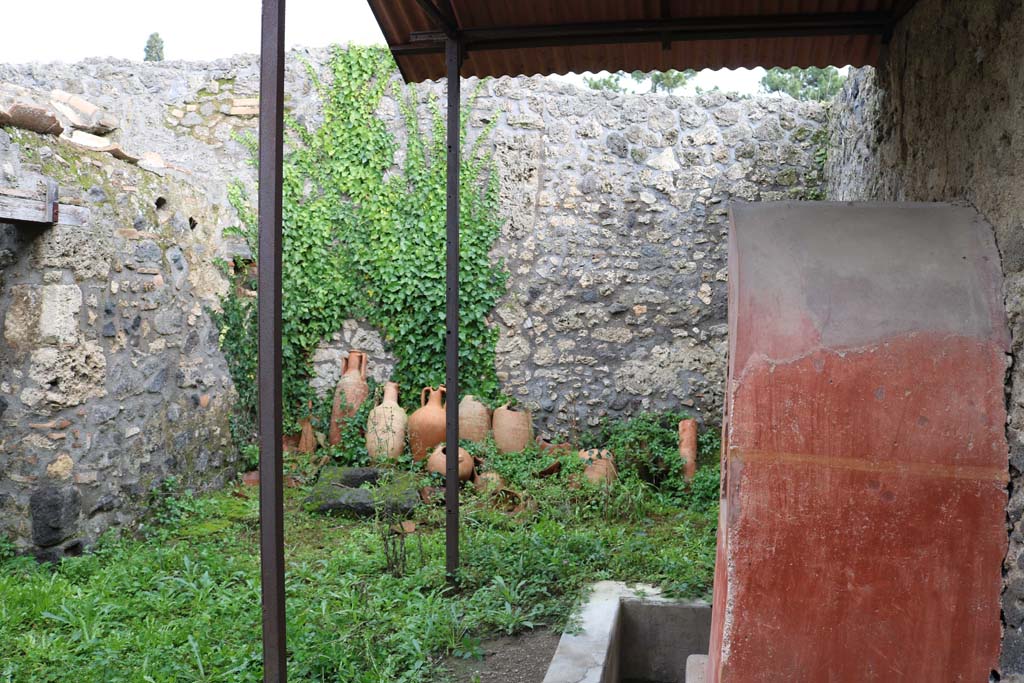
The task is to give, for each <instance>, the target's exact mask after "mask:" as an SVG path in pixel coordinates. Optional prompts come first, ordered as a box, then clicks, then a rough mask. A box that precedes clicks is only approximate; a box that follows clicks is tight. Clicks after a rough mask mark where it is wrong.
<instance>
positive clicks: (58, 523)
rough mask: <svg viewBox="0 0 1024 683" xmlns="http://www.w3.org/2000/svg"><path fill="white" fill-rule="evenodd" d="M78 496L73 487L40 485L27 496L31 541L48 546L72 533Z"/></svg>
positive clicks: (76, 512)
mask: <svg viewBox="0 0 1024 683" xmlns="http://www.w3.org/2000/svg"><path fill="white" fill-rule="evenodd" d="M81 505H82V498H81V495H80V494H79V493H78V489H76V488H75V487H73V486H63V487H57V486H44V487H43V488H40V489H38V490H36V491H35V492H34V493H33V494H32V495H31V497H30V498H29V514H30V516H31V519H32V542H33V543H35V544H36V545H37V546H39V547H41V548H49V547H51V546H55V545H57V544H59V543H60V542H61V541H65V540H67V539H68V538H70V537H71V536H72V535H74V533H75V531H76V527H77V522H78V515H79V513H80V512H81Z"/></svg>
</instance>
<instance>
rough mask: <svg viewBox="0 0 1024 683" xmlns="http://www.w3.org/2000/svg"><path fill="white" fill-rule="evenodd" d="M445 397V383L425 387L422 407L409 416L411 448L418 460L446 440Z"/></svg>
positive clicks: (421, 397)
mask: <svg viewBox="0 0 1024 683" xmlns="http://www.w3.org/2000/svg"><path fill="white" fill-rule="evenodd" d="M444 398H445V390H444V385H443V384H442V385H441V386H439V387H438V388H436V389H434V388H433V387H424V388H423V391H421V392H420V407H419V408H418V409H417V410H416V412H414V413H413V414H412V415H410V416H409V449H410V450H411V451H412V459H413V460H415V461H416V462H419V461H421V460H423V459H424V458H426V457H427V453H428V452H429V451H430V449H431V448H433V447H434V446H436V445H437V444H439V443H441V442H442V441H444V427H445V421H444Z"/></svg>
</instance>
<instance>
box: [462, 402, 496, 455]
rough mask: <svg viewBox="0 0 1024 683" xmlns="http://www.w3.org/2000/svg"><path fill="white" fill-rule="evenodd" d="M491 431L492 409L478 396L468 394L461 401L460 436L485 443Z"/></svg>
mask: <svg viewBox="0 0 1024 683" xmlns="http://www.w3.org/2000/svg"><path fill="white" fill-rule="evenodd" d="M489 431H491V411H490V409H488V407H487V406H485V405H484V404H483V403H481V402H480V401H478V400H477V399H476V396H473V395H472V394H468V395H467V396H466V397H465V398H463V399H462V400H461V401H459V437H460V438H462V439H469V440H470V441H472V442H474V443H483V441H484V440H485V439H486V438H487V433H488V432H489Z"/></svg>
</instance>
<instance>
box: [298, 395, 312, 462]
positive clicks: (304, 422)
mask: <svg viewBox="0 0 1024 683" xmlns="http://www.w3.org/2000/svg"><path fill="white" fill-rule="evenodd" d="M306 409H307V410H308V411H309V413H307V415H306V417H304V418H302V419H301V420H299V426H300V427H302V431H301V432H299V444H298V448H297V449H296V450H297V451H298V452H299V453H303V454H305V455H312V454H313V453H314V452H315V451H316V433H315V432H314V431H313V416H312V412H313V402H312V401H310V402H309V403H308V404H307V405H306Z"/></svg>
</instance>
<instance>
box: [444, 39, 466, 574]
mask: <svg viewBox="0 0 1024 683" xmlns="http://www.w3.org/2000/svg"><path fill="white" fill-rule="evenodd" d="M445 61H446V63H447V66H448V141H447V142H448V179H447V183H448V193H447V198H446V209H447V215H446V220H445V247H446V255H445V259H446V275H445V341H444V350H445V387H446V388H447V403H446V405H445V448H446V453H447V456H446V458H445V472H444V505H445V571H446V573H447V575H448V582H449V583H454V582H455V576H456V572H457V571H458V569H459V144H460V141H459V131H460V129H461V125H460V120H459V118H460V115H461V82H460V80H459V71H460V67H461V66H462V44H461V41H460V40H459V38H458V37H449V38H448V40H447V42H446V43H445Z"/></svg>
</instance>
